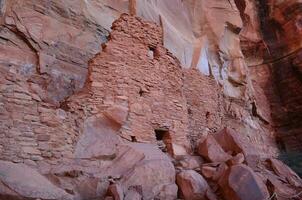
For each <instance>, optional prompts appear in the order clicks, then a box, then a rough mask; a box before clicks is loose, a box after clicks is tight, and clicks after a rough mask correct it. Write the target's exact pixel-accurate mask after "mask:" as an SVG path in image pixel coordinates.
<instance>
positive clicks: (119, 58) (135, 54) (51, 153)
mask: <svg viewBox="0 0 302 200" xmlns="http://www.w3.org/2000/svg"><path fill="white" fill-rule="evenodd" d="M112 30H113V31H112V33H111V34H110V38H109V41H108V43H106V45H103V51H102V52H101V53H99V54H97V55H96V56H95V58H94V59H93V60H91V62H90V63H89V73H88V78H87V80H86V83H85V87H84V88H83V89H82V90H81V91H79V92H78V93H76V94H74V95H72V96H70V97H69V98H68V99H66V100H65V101H64V102H62V103H61V104H60V106H59V107H58V106H54V105H52V104H49V103H45V102H43V100H41V98H40V97H39V96H38V95H37V93H36V90H33V88H38V85H37V83H36V82H31V81H30V80H28V79H27V78H26V77H24V76H23V75H22V74H21V73H20V72H18V71H17V70H15V69H14V68H13V67H10V66H7V65H3V64H0V69H1V73H0V83H1V88H0V89H1V90H0V99H1V101H0V102H1V110H0V126H1V134H0V137H1V140H0V147H1V148H0V151H1V153H0V159H3V160H11V161H13V162H21V163H23V162H24V163H27V164H30V165H32V166H36V167H41V166H44V167H41V168H43V170H46V168H45V165H46V164H47V165H58V164H60V163H62V162H65V161H66V162H67V161H68V160H71V159H73V158H74V157H75V155H74V152H75V147H76V146H77V144H78V142H79V137H80V136H81V135H82V129H83V126H84V122H85V120H86V119H88V118H89V117H91V116H94V115H97V114H100V113H103V112H104V111H105V110H107V109H108V108H111V107H112V106H120V107H123V108H127V109H128V111H127V113H128V114H127V118H126V122H125V123H124V124H123V126H122V128H121V129H120V132H119V135H120V136H121V138H123V139H126V140H129V141H131V140H135V141H138V142H146V143H156V136H155V132H154V131H155V129H164V130H167V131H168V132H169V135H170V137H171V138H170V139H171V141H170V142H171V143H173V144H174V145H175V146H173V150H179V149H181V150H183V148H177V147H179V146H183V147H185V148H186V149H187V150H190V149H191V148H190V142H189V140H191V141H193V143H192V146H194V145H195V144H194V143H196V141H197V140H198V139H199V137H200V136H202V135H206V134H208V133H214V132H215V131H216V130H218V129H219V128H222V127H224V126H228V127H231V128H235V129H236V130H237V131H239V132H241V133H242V134H245V135H248V136H249V137H250V139H251V141H252V143H253V144H255V146H257V147H259V149H260V150H262V151H261V152H263V154H266V153H267V154H273V153H272V152H273V151H272V150H271V149H273V148H274V146H272V147H270V148H269V149H268V148H267V147H265V146H264V145H263V144H264V143H269V144H273V142H272V141H273V140H272V137H271V135H269V129H263V128H262V129H261V128H259V127H260V126H259V124H258V125H257V124H256V125H255V123H256V122H257V119H253V118H252V116H251V111H250V110H249V108H248V107H246V106H244V105H240V104H239V103H236V102H232V101H231V100H227V99H224V96H222V93H221V92H220V90H221V89H220V86H219V85H218V84H216V82H215V81H214V80H213V79H212V78H210V77H205V76H204V75H202V74H201V73H200V72H199V71H198V70H196V69H190V70H184V71H183V70H182V69H181V68H180V65H179V62H178V61H177V59H176V58H174V57H173V56H172V55H171V54H170V53H169V52H168V51H167V50H166V49H165V48H164V47H163V46H162V30H161V28H160V27H158V26H156V25H155V24H153V23H149V22H144V21H142V20H140V19H139V18H135V17H130V16H128V15H122V17H121V18H120V19H119V20H117V21H116V22H115V23H114V24H113V26H112ZM183 153H184V152H183Z"/></svg>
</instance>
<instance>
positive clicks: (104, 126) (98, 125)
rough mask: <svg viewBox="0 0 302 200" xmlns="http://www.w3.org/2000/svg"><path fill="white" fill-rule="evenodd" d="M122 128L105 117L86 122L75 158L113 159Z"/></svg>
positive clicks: (89, 119)
mask: <svg viewBox="0 0 302 200" xmlns="http://www.w3.org/2000/svg"><path fill="white" fill-rule="evenodd" d="M119 128H120V126H119V125H117V124H116V123H115V122H112V120H110V119H109V118H107V117H105V116H104V115H102V114H101V115H97V116H92V117H90V118H88V119H86V120H85V122H84V129H83V135H82V136H81V137H80V139H79V141H78V142H77V144H76V147H75V157H76V158H82V159H113V158H114V157H115V156H116V146H117V145H118V144H119V137H118V135H117V134H116V133H117V131H118V130H119Z"/></svg>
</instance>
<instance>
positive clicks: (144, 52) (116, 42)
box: [87, 17, 188, 146]
mask: <svg viewBox="0 0 302 200" xmlns="http://www.w3.org/2000/svg"><path fill="white" fill-rule="evenodd" d="M112 29H113V31H112V32H111V34H110V41H109V42H108V43H107V44H106V45H104V48H103V52H102V53H100V54H99V55H97V56H96V57H95V58H94V59H93V60H92V61H91V62H90V73H89V80H88V82H87V87H89V88H90V90H91V93H92V94H93V96H94V97H97V98H98V101H99V102H98V104H97V105H96V106H97V107H99V108H101V109H104V108H106V107H108V105H112V104H119V99H121V98H122V99H124V100H125V102H127V106H128V107H129V115H128V118H127V122H126V124H125V125H124V126H123V127H122V129H121V133H120V134H121V137H123V138H125V139H128V140H131V139H133V140H136V141H138V142H155V141H156V136H155V132H154V130H155V129H167V130H168V131H169V133H170V135H171V137H172V141H173V142H175V143H178V144H179V145H180V144H181V145H184V146H186V145H188V143H187V135H188V117H187V107H186V100H185V98H184V95H183V74H182V69H181V67H180V64H179V63H178V61H177V60H176V58H174V57H173V56H172V55H171V54H170V53H168V52H167V50H166V49H165V48H164V47H163V46H162V30H161V28H160V27H158V26H156V25H155V24H152V23H146V22H144V23H143V22H141V21H140V20H138V19H134V18H130V17H122V18H121V19H120V20H118V21H116V22H115V23H114V24H113V26H112Z"/></svg>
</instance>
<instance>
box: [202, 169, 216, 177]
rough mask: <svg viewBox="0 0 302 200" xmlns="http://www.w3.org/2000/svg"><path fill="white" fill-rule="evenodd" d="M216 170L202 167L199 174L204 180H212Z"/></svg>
mask: <svg viewBox="0 0 302 200" xmlns="http://www.w3.org/2000/svg"><path fill="white" fill-rule="evenodd" d="M216 171H217V169H216V168H215V167H210V166H203V167H202V168H201V173H202V175H203V176H204V177H206V178H212V177H213V176H214V174H215V173H216Z"/></svg>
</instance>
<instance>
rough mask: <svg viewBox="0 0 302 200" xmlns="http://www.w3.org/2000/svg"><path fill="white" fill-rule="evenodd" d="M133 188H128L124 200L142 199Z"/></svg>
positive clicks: (138, 192)
mask: <svg viewBox="0 0 302 200" xmlns="http://www.w3.org/2000/svg"><path fill="white" fill-rule="evenodd" d="M140 192H141V191H138V189H137V188H135V187H130V188H129V189H128V191H127V192H126V194H125V198H124V199H125V200H141V199H142V198H143V197H142V195H141V194H140Z"/></svg>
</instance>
